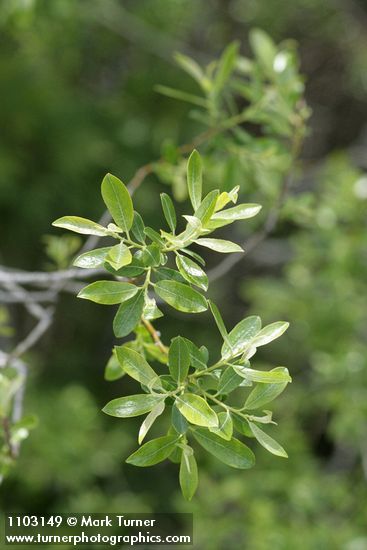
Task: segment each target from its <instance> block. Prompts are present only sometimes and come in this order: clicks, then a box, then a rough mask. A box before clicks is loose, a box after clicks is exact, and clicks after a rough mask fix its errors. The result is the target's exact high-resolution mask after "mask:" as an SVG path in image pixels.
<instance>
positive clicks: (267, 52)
mask: <svg viewBox="0 0 367 550" xmlns="http://www.w3.org/2000/svg"><path fill="white" fill-rule="evenodd" d="M249 38H250V45H251V48H252V50H253V52H254V54H255V56H256V57H257V59H258V61H259V62H260V63H261V65H262V66H263V67H264V68H265V69H267V71H268V72H270V73H272V72H273V64H274V59H275V56H276V54H277V49H276V46H275V44H274V42H273V41H272V39H271V38H270V36H269V35H268V34H266V33H265V32H264V31H262V30H261V29H252V30H251V31H250V36H249Z"/></svg>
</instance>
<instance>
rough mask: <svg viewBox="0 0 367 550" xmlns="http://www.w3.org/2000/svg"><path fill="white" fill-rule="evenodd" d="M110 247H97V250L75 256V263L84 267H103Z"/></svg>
mask: <svg viewBox="0 0 367 550" xmlns="http://www.w3.org/2000/svg"><path fill="white" fill-rule="evenodd" d="M110 249H111V247H110V246H105V247H103V248H96V249H95V250H90V251H89V252H84V253H83V254H80V256H78V257H77V258H75V260H74V262H73V265H75V266H76V267H81V268H82V269H95V268H96V267H101V266H102V265H103V264H104V262H105V259H106V256H107V254H108V253H109V251H110Z"/></svg>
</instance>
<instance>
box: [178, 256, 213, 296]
mask: <svg viewBox="0 0 367 550" xmlns="http://www.w3.org/2000/svg"><path fill="white" fill-rule="evenodd" d="M176 265H177V267H178V270H179V272H180V273H181V275H182V276H183V277H184V278H185V279H186V281H188V282H189V283H191V284H193V285H196V286H198V287H199V288H202V289H203V290H207V289H208V277H207V275H206V273H205V272H204V271H203V270H202V269H201V267H200V266H198V264H197V263H195V262H194V261H192V260H190V259H189V258H185V256H181V255H180V254H178V255H177V256H176Z"/></svg>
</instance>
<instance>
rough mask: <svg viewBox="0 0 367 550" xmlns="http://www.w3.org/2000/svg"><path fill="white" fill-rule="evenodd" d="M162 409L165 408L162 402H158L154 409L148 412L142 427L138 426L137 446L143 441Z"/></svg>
mask: <svg viewBox="0 0 367 550" xmlns="http://www.w3.org/2000/svg"><path fill="white" fill-rule="evenodd" d="M164 407H165V405H164V401H160V402H159V403H157V405H156V406H155V407H154V409H152V410H151V411H150V413H149V414H148V416H147V417H146V418H145V420H144V422H143V423H142V425H141V426H140V430H139V436H138V442H139V445H141V443H142V441H143V439H144V438H145V436H146V435H147V433H148V431H149V430H150V428H151V427H152V425H153V424H154V422H155V420H156V419H157V418H158V416H159V415H161V414H162V412H163V411H164Z"/></svg>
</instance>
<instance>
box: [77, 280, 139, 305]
mask: <svg viewBox="0 0 367 550" xmlns="http://www.w3.org/2000/svg"><path fill="white" fill-rule="evenodd" d="M138 290H139V289H138V287H137V286H135V285H132V284H130V283H123V282H121V283H120V282H118V281H96V282H95V283H92V284H90V285H88V286H85V287H84V288H83V289H82V290H81V291H80V292H79V294H78V298H84V299H85V300H91V301H92V302H96V303H97V304H120V303H121V302H124V301H125V300H128V299H129V298H132V296H135V294H136V293H137V292H138Z"/></svg>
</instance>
